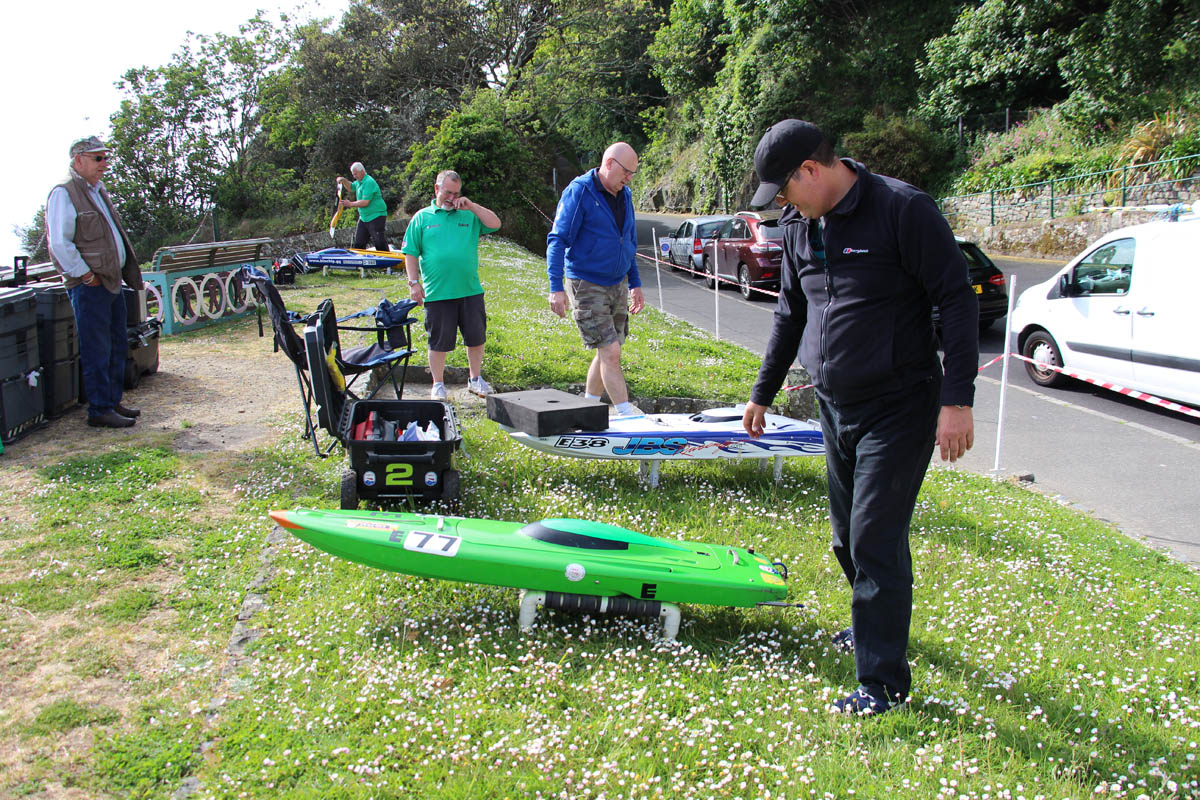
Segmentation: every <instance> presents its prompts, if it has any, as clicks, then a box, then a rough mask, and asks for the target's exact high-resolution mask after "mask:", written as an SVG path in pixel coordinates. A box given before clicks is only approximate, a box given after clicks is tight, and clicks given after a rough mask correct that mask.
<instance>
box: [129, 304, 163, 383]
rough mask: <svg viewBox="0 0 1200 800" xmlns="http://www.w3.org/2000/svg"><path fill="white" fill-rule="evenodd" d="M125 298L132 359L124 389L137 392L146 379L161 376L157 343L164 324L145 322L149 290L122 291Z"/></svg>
mask: <svg viewBox="0 0 1200 800" xmlns="http://www.w3.org/2000/svg"><path fill="white" fill-rule="evenodd" d="M121 292H122V293H123V294H124V295H125V327H126V329H127V330H128V333H129V355H128V357H127V358H126V360H125V388H126V389H136V388H137V386H138V384H139V383H141V381H142V376H143V375H153V374H154V373H156V372H158V340H159V337H160V336H161V335H162V323H161V322H159V321H158V320H157V319H150V320H148V319H146V300H145V297H146V290H145V289H142V290H141V291H138V290H136V289H131V288H129V287H128V286H123V287H121Z"/></svg>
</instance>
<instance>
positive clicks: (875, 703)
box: [829, 686, 895, 717]
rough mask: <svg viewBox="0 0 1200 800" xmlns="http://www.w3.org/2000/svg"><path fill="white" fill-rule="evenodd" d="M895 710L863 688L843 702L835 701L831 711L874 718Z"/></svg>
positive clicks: (889, 704)
mask: <svg viewBox="0 0 1200 800" xmlns="http://www.w3.org/2000/svg"><path fill="white" fill-rule="evenodd" d="M893 708H895V706H893V705H892V704H891V703H889V702H888V701H887V700H884V699H882V698H879V697H875V696H873V695H871V694H870V693H868V692H867V690H866V689H864V688H863V687H861V686H860V687H858V688H857V689H855V690H854V691H853V692H851V693H850V694H849V695H847V696H846V697H843V698H842V699H841V700H834V701H833V703H832V704H830V706H829V710H830V711H833V712H836V713H838V714H857V715H859V716H860V717H872V716H875V715H876V714H885V713H887V712H888V711H890V710H891V709H893Z"/></svg>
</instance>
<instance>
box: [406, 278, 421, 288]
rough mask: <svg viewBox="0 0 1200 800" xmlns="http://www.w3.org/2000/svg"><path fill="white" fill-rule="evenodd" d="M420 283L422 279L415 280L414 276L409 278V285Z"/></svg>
mask: <svg viewBox="0 0 1200 800" xmlns="http://www.w3.org/2000/svg"><path fill="white" fill-rule="evenodd" d="M419 283H420V281H415V280H413V279H412V278H409V279H408V285H409V286H416V285H417V284H419Z"/></svg>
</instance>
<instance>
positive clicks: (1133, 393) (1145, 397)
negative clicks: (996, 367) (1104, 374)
mask: <svg viewBox="0 0 1200 800" xmlns="http://www.w3.org/2000/svg"><path fill="white" fill-rule="evenodd" d="M1008 355H1010V356H1012V357H1013V358H1016V359H1019V360H1021V361H1025V362H1028V363H1030V364H1034V365H1036V366H1037V367H1038V368H1039V369H1049V370H1053V371H1055V372H1060V373H1062V374H1063V375H1066V376H1067V377H1068V378H1074V379H1075V380H1077V381H1083V382H1084V383H1090V384H1092V385H1093V386H1099V387H1100V388H1101V389H1108V390H1109V391H1113V392H1117V393H1118V394H1123V395H1125V396H1126V397H1132V398H1133V399H1135V400H1141V401H1142V402H1144V403H1149V404H1151V405H1155V406H1159V407H1161V408H1165V409H1168V410H1170V411H1178V412H1179V413H1180V414H1186V415H1187V416H1189V417H1196V418H1197V419H1200V411H1197V410H1196V409H1194V408H1188V407H1187V406H1183V405H1180V404H1179V403H1175V402H1172V401H1170V400H1164V399H1162V398H1161V397H1156V396H1154V395H1152V394H1147V393H1146V392H1142V391H1138V390H1137V389H1130V388H1129V387H1127V386H1122V385H1120V384H1119V383H1113V382H1112V381H1105V380H1101V379H1099V378H1093V377H1090V376H1088V375H1084V374H1083V373H1080V372H1075V371H1073V370H1069V369H1064V368H1062V367H1057V366H1055V365H1053V364H1044V363H1042V362H1040V361H1034V360H1033V359H1032V358H1027V357H1025V356H1022V355H1018V354H1017V353H1008ZM985 366H987V365H985ZM981 369H982V368H981Z"/></svg>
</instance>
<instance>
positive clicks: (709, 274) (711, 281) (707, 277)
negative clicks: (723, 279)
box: [704, 256, 717, 289]
mask: <svg viewBox="0 0 1200 800" xmlns="http://www.w3.org/2000/svg"><path fill="white" fill-rule="evenodd" d="M716 282H717V279H716V277H715V276H714V275H713V265H712V262H711V261H709V260H708V256H705V257H704V288H706V289H711V288H713V286H714V285H715V284H716Z"/></svg>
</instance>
